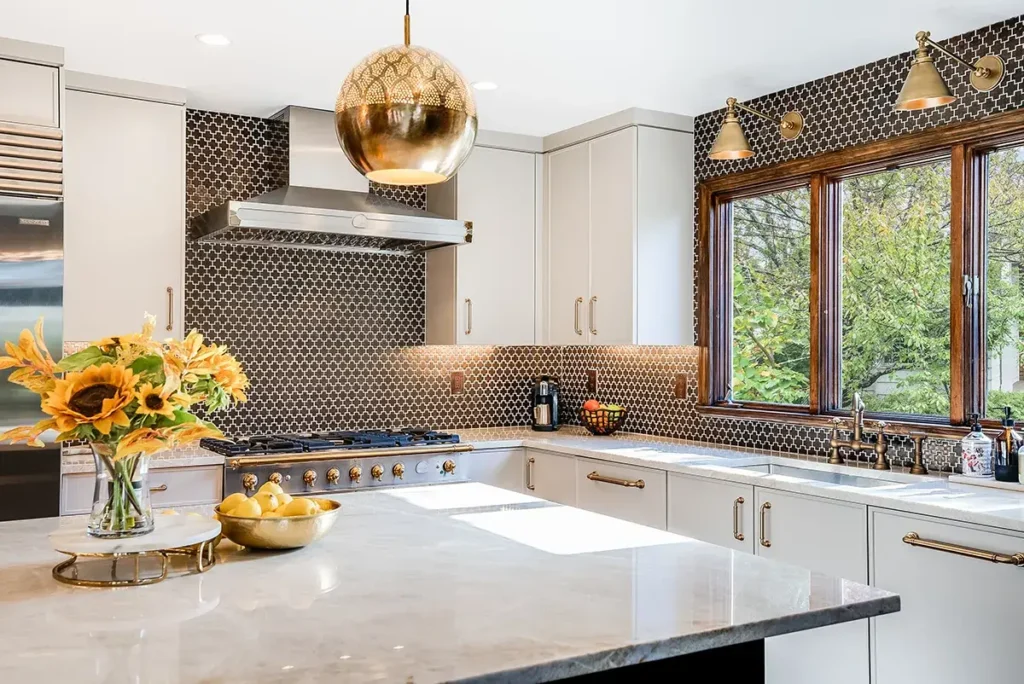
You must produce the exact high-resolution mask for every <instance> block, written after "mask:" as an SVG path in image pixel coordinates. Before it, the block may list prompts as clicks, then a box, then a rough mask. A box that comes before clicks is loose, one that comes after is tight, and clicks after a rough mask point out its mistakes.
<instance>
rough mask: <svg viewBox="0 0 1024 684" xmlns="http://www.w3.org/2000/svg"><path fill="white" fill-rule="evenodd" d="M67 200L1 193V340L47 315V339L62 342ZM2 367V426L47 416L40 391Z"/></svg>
mask: <svg viewBox="0 0 1024 684" xmlns="http://www.w3.org/2000/svg"><path fill="white" fill-rule="evenodd" d="M63 299H64V205H63V203H62V202H61V201H59V200H53V199H40V198H35V197H11V196H0V340H17V338H18V335H19V333H20V332H21V331H22V330H23V329H25V328H31V327H32V326H33V325H35V322H36V321H37V320H38V319H39V318H40V317H42V318H43V319H44V321H45V330H46V345H47V347H49V349H50V353H51V354H53V356H54V358H58V359H59V358H60V356H61V348H62V345H63V326H64V319H63ZM10 373H11V371H9V370H8V371H0V429H3V428H5V427H12V426H15V425H25V424H31V423H34V422H36V421H38V420H40V419H41V418H43V417H44V415H43V413H42V412H41V411H40V410H39V397H38V396H37V395H35V394H33V393H32V392H29V391H28V390H26V389H24V388H22V387H19V386H17V385H14V384H11V383H10V382H8V381H7V377H8V376H9V375H10Z"/></svg>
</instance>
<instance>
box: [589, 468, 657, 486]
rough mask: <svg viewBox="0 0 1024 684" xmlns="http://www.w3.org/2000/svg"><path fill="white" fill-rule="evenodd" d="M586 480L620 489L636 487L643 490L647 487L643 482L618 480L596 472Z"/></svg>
mask: <svg viewBox="0 0 1024 684" xmlns="http://www.w3.org/2000/svg"><path fill="white" fill-rule="evenodd" d="M587 479H588V480H593V481H594V482H604V483H606V484H613V485H619V486H620V487H636V488H637V489H643V488H644V487H646V486H647V483H646V482H644V481H643V480H620V479H619V478H617V477H605V476H604V475H601V474H600V473H598V472H597V471H596V470H595V471H594V472H592V473H590V474H589V475H587Z"/></svg>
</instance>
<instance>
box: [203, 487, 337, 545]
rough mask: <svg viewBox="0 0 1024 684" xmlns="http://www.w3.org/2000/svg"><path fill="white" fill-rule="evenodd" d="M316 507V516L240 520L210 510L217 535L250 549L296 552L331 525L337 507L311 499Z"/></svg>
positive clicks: (322, 533) (335, 518)
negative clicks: (215, 516) (215, 515)
mask: <svg viewBox="0 0 1024 684" xmlns="http://www.w3.org/2000/svg"><path fill="white" fill-rule="evenodd" d="M311 501H313V502H314V503H316V504H317V505H318V506H319V507H320V513H317V514H316V515H297V516H293V517H290V518H240V517H238V516H234V515H227V514H225V513H221V512H220V506H219V505H218V506H217V507H216V508H214V509H213V510H214V513H216V514H217V520H220V524H221V534H223V535H224V536H225V537H227V538H228V539H230V540H231V541H233V542H235V543H236V544H238V545H239V546H246V547H248V548H250V549H297V548H300V547H303V546H306V545H307V544H312V543H313V542H315V541H316V540H317V539H320V538H321V537H323V536H324V535H325V534H327V531H328V530H330V529H331V527H333V526H334V523H335V522H337V520H338V513H339V512H340V511H341V504H340V503H338V502H337V501H332V500H330V499H311Z"/></svg>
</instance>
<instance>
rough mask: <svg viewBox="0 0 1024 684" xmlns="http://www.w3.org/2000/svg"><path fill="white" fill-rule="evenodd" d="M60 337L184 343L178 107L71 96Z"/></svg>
mask: <svg viewBox="0 0 1024 684" xmlns="http://www.w3.org/2000/svg"><path fill="white" fill-rule="evenodd" d="M65 99H66V105H67V117H66V119H67V121H66V126H65V129H64V132H65V136H64V137H65V145H64V149H65V153H64V178H65V186H64V187H65V191H64V192H65V194H64V197H65V209H64V211H65V218H64V225H65V232H64V259H65V262H64V273H65V275H64V339H66V340H75V341H83V340H92V339H96V338H100V337H104V336H107V335H117V334H123V333H126V332H131V331H134V330H138V329H139V327H140V326H141V325H142V319H143V316H144V315H145V314H146V313H150V314H152V315H154V316H156V320H157V329H156V332H157V336H158V337H164V336H166V337H171V336H174V337H180V335H181V325H182V324H181V318H182V312H183V310H184V309H183V306H182V294H183V293H182V289H183V282H184V264H183V247H184V239H185V224H184V183H185V175H184V149H185V141H184V109H183V108H182V107H180V106H176V105H169V104H161V103H156V102H147V101H143V100H134V99H129V98H122V97H114V96H110V95H98V94H94V93H87V92H80V91H68V92H67V94H66V96H65Z"/></svg>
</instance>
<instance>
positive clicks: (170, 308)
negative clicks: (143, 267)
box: [167, 287, 174, 331]
mask: <svg viewBox="0 0 1024 684" xmlns="http://www.w3.org/2000/svg"><path fill="white" fill-rule="evenodd" d="M167 330H168V331H171V330H174V288H173V287H169V288H167Z"/></svg>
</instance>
